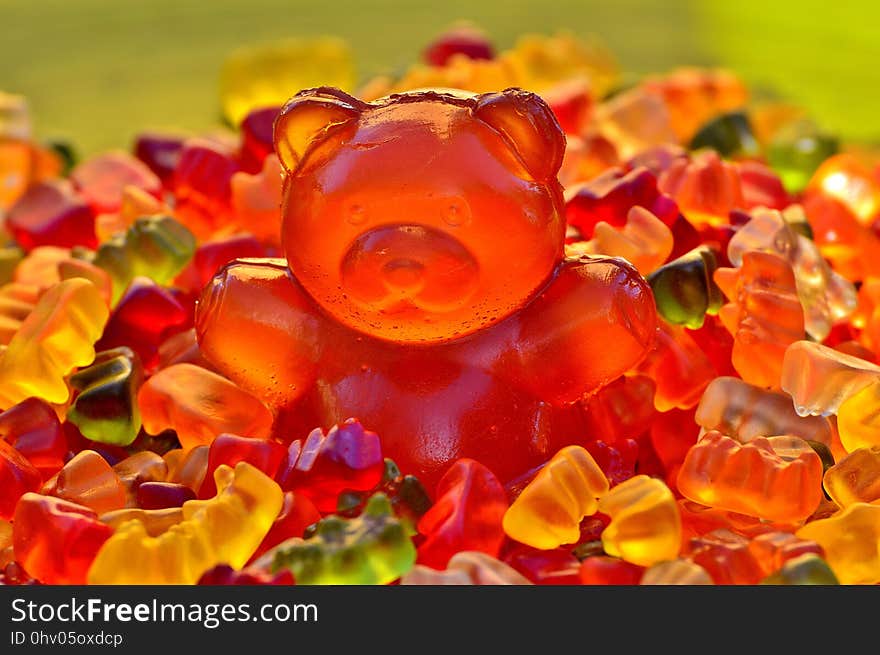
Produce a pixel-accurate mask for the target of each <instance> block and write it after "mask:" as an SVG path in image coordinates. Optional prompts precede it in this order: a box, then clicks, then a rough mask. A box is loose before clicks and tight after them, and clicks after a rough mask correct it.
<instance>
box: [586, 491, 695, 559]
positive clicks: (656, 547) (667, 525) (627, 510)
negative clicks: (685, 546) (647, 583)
mask: <svg viewBox="0 0 880 655" xmlns="http://www.w3.org/2000/svg"><path fill="white" fill-rule="evenodd" d="M599 511H600V512H602V513H603V514H607V515H608V516H610V517H611V523H609V524H608V526H607V527H606V528H605V530H604V531H603V532H602V545H603V547H604V548H605V552H606V553H608V554H609V555H612V556H614V557H620V558H621V559H623V560H625V561H627V562H630V563H631V564H637V565H639V566H651V565H652V564H656V563H657V562H662V561H663V560H667V559H673V558H675V557H676V556H677V555H678V551H679V547H680V545H681V517H680V516H679V513H678V506H677V505H676V503H675V497H674V496H673V495H672V492H671V491H670V490H669V488H668V487H667V486H666V485H665V484H663V482H661V481H660V480H657V479H656V478H650V477H648V476H647V475H637V476H635V477H633V478H630V479H629V480H627V481H626V482H622V483H620V484H619V485H617V486H616V487H614V488H613V489H612V490H611V491H609V492H608V493H607V494H605V495H604V496H603V497H602V498H600V499H599Z"/></svg>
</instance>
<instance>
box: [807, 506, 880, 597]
mask: <svg viewBox="0 0 880 655" xmlns="http://www.w3.org/2000/svg"><path fill="white" fill-rule="evenodd" d="M797 536H798V537H801V538H802V539H810V540H812V541H815V542H816V543H818V544H819V545H820V546H822V548H823V550H824V551H825V560H826V561H827V562H828V564H829V565H830V566H831V569H832V570H833V571H834V574H835V575H836V576H837V578H838V579H839V580H840V584H845V585H846V584H877V583H878V582H880V505H874V504H868V503H853V504H852V505H850V506H849V507H847V508H845V509H843V510H841V511H839V512H837V513H836V514H834V515H833V516H831V517H829V518H826V519H819V520H817V521H811V522H810V523H807V524H806V525H805V526H804V527H802V528H801V529H800V530H798V531H797Z"/></svg>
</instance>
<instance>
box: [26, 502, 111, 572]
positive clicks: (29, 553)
mask: <svg viewBox="0 0 880 655" xmlns="http://www.w3.org/2000/svg"><path fill="white" fill-rule="evenodd" d="M111 534H113V529H112V528H111V527H110V526H108V525H105V524H104V523H101V522H100V521H98V517H97V515H96V514H95V512H93V511H92V510H90V509H89V508H88V507H83V506H82V505H77V504H75V503H71V502H69V501H66V500H62V499H60V498H53V497H51V496H42V495H40V494H35V493H28V494H25V495H24V496H22V498H21V500H20V501H19V502H18V506H17V507H16V508H15V517H14V518H13V528H12V542H13V548H14V551H15V559H16V561H18V562H19V563H21V565H22V566H23V567H25V569H26V570H27V571H28V572H29V573H30V574H31V575H32V576H34V577H35V578H37V579H38V580H40V581H41V582H43V583H44V584H80V585H81V584H85V582H86V573H87V572H88V570H89V566H90V565H91V564H92V561H93V560H94V558H95V554H96V553H97V552H98V550H99V549H100V548H101V546H102V545H103V544H104V542H105V541H106V540H107V539H108V538H109V537H110V535H111Z"/></svg>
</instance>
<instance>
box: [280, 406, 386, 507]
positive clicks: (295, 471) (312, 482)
mask: <svg viewBox="0 0 880 655" xmlns="http://www.w3.org/2000/svg"><path fill="white" fill-rule="evenodd" d="M383 471H384V462H383V459H382V448H381V445H380V442H379V435H377V434H376V433H375V432H372V431H370V430H366V429H365V428H364V426H363V425H361V423H360V422H359V421H357V420H355V419H348V420H346V421H344V422H343V423H341V424H339V425H334V426H333V427H331V428H330V430H328V431H327V433H326V434H325V433H324V431H323V430H322V429H321V428H315V429H314V430H312V431H311V432H310V433H309V435H308V436H307V437H306V438H305V440H304V441H300V440H299V439H297V440H295V441H292V442H291V443H290V446H289V447H288V451H287V456H286V458H285V459H284V461H283V462H282V463H281V465H280V469H279V471H278V476H277V480H278V483H279V484H280V485H281V488H282V489H284V490H285V491H288V490H289V491H293V492H295V493H297V494H302V495H304V496H306V497H308V498H309V500H311V501H312V502H313V503H314V504H315V506H316V507H317V508H318V509H319V510H321V511H323V512H325V513H326V512H332V511H333V510H334V509H336V507H337V499H338V497H339V494H340V493H341V492H343V491H368V490H370V489H372V488H374V487H375V486H376V485H377V484H379V482H380V480H381V478H382V474H383Z"/></svg>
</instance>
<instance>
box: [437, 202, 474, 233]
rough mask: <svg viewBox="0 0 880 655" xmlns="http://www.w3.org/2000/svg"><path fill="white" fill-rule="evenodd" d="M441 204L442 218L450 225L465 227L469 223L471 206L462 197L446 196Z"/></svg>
mask: <svg viewBox="0 0 880 655" xmlns="http://www.w3.org/2000/svg"><path fill="white" fill-rule="evenodd" d="M445 200H446V202H445V203H444V205H443V206H442V207H443V208H442V213H443V220H444V221H445V222H446V224H447V225H449V226H451V227H465V226H467V225H470V223H471V218H472V216H471V208H470V205H469V204H468V203H467V201H466V200H465V199H464V198H455V197H454V198H448V199H445Z"/></svg>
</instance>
